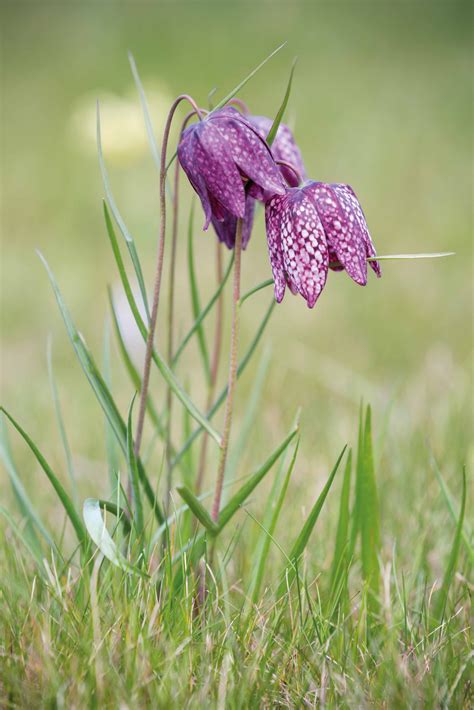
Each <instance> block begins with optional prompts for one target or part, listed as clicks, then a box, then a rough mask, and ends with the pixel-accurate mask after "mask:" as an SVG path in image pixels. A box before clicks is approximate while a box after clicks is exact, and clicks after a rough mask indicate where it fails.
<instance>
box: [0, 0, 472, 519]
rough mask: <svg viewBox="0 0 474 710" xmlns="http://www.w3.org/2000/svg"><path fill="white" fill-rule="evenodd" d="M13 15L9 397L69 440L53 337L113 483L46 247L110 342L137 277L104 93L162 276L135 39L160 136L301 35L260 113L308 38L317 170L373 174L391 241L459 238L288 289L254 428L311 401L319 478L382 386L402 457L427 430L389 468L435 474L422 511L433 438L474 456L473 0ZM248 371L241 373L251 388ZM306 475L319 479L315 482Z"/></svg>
mask: <svg viewBox="0 0 474 710" xmlns="http://www.w3.org/2000/svg"><path fill="white" fill-rule="evenodd" d="M2 15H3V20H2V25H3V57H4V67H3V82H2V93H3V97H2V98H3V137H2V173H3V181H2V192H3V209H4V215H3V229H2V232H3V235H2V242H3V244H2V312H1V318H2V400H3V402H4V403H5V404H6V405H7V406H8V407H9V408H10V409H11V410H12V411H13V412H14V413H15V414H16V416H17V417H19V418H21V420H22V421H23V422H24V424H25V426H26V427H27V428H28V429H29V430H30V431H31V433H32V434H34V435H35V436H36V437H38V438H39V440H41V441H42V442H43V445H44V447H45V448H46V449H48V450H49V451H50V452H51V451H52V452H54V451H55V450H56V449H57V450H58V451H57V452H58V456H59V455H60V449H59V444H58V441H57V436H56V432H55V428H54V426H53V423H52V416H53V410H52V405H51V403H50V397H49V385H48V382H47V368H46V355H45V352H46V341H47V338H48V334H51V336H52V339H53V356H54V362H55V368H56V375H57V378H58V381H59V383H60V389H61V392H62V395H63V398H64V409H65V418H66V421H67V423H68V425H69V428H70V432H71V433H70V436H71V439H72V446H73V451H74V455H75V456H76V457H77V458H78V460H79V461H80V462H81V465H80V466H79V468H80V470H81V475H83V476H84V477H85V478H86V479H87V478H88V477H89V479H90V481H92V482H93V485H94V486H96V485H97V477H98V476H99V475H100V470H101V468H102V464H101V461H102V460H103V456H104V450H103V437H102V436H101V435H99V434H101V429H100V428H101V426H102V418H101V413H100V411H99V410H98V407H97V406H96V404H95V402H94V400H93V397H92V395H91V394H90V392H89V391H88V387H87V383H85V381H84V380H83V378H82V376H81V373H80V370H79V367H78V366H77V364H76V362H75V361H74V356H73V354H72V350H71V348H70V345H69V343H68V340H67V337H66V335H65V333H64V330H63V326H62V322H61V321H60V317H59V315H58V312H57V309H56V305H55V303H54V301H53V297H52V294H51V291H50V287H49V284H48V282H47V278H46V274H45V272H44V269H43V267H42V266H41V264H40V261H39V259H38V258H37V256H36V254H35V249H36V248H39V249H40V250H41V251H42V252H43V253H44V255H45V256H46V258H47V259H48V260H49V262H50V264H51V266H52V268H53V269H54V271H55V273H56V276H57V278H58V280H59V283H60V285H61V287H62V289H63V292H64V296H65V298H66V300H67V302H68V304H69V306H70V308H71V310H72V312H73V315H74V317H75V320H76V322H77V324H78V327H79V329H80V330H81V332H82V333H83V334H84V336H85V337H86V338H87V341H88V343H89V344H90V345H91V347H92V348H93V350H94V352H95V353H96V355H97V357H98V359H99V360H100V357H101V355H100V353H101V348H102V337H103V327H104V322H105V320H106V317H107V315H106V314H107V295H106V284H107V283H111V284H112V285H114V283H115V282H116V281H117V280H118V279H117V274H116V272H115V267H114V264H113V259H112V255H111V252H110V247H109V244H108V240H107V237H106V233H105V228H104V224H103V215H102V206H101V198H102V196H103V188H102V185H101V178H100V173H99V168H98V162H97V157H96V144H95V101H96V99H99V100H100V102H101V106H102V133H103V143H104V153H105V158H106V161H107V164H108V168H109V172H110V178H111V183H112V187H113V190H114V194H115V198H116V200H117V202H118V205H119V208H120V210H121V212H122V214H123V216H124V219H125V220H126V222H127V225H128V227H129V229H130V231H131V232H132V233H133V235H134V236H135V239H136V241H137V243H138V247H139V250H140V253H141V255H142V261H143V263H144V266H145V269H146V274H145V275H146V278H147V280H148V282H149V283H150V284H151V278H152V271H153V265H154V260H155V250H156V233H157V222H158V196H157V195H158V193H157V174H156V170H155V166H154V164H153V161H152V159H151V156H150V152H149V150H148V146H147V138H146V131H145V127H144V124H143V120H142V114H141V109H140V102H139V97H138V95H137V92H136V89H135V85H134V83H133V79H132V75H131V72H130V67H129V64H128V59H127V51H128V50H130V51H131V52H132V53H133V54H134V56H135V59H136V62H137V65H138V69H139V71H140V74H141V78H142V81H143V84H144V87H145V90H146V92H147V96H148V100H149V103H150V109H151V113H152V116H153V119H154V121H155V129H156V133H157V136H158V137H159V138H161V131H162V127H163V122H164V116H165V114H166V112H167V110H168V106H169V104H170V102H171V101H172V99H173V98H174V97H175V96H176V95H178V94H179V93H180V92H188V93H190V94H192V95H193V96H195V97H197V99H198V100H199V101H200V102H201V104H206V103H207V95H208V92H209V91H210V90H211V89H212V88H213V87H217V92H218V93H217V95H218V96H222V95H224V93H226V92H227V91H228V90H229V89H230V88H232V87H233V86H234V85H235V84H236V83H238V81H239V80H240V79H241V78H242V77H243V76H245V75H246V74H247V73H248V71H249V70H250V69H251V68H252V67H254V66H255V65H256V64H257V63H258V62H259V61H260V60H261V59H262V58H263V57H264V56H266V55H267V54H268V53H269V52H270V51H271V50H272V49H273V48H274V47H275V46H277V45H278V44H279V43H281V42H282V41H284V40H287V41H288V46H287V48H286V49H285V50H283V51H282V52H280V53H279V54H278V55H277V56H276V57H275V58H274V59H273V60H272V61H271V62H270V63H269V64H268V65H267V66H266V67H265V68H264V69H263V70H262V71H261V72H260V73H259V74H258V75H257V76H256V77H255V79H254V80H253V81H252V82H250V83H249V84H248V85H247V86H246V87H245V89H244V91H243V92H242V98H244V99H245V100H246V101H247V103H248V104H249V106H250V107H251V110H252V111H253V112H254V113H263V114H267V115H270V116H272V115H274V114H275V112H276V110H277V108H278V106H279V105H280V102H281V99H282V95H283V92H284V89H285V86H286V82H287V76H288V72H289V67H290V64H291V61H292V59H293V56H294V55H297V56H298V58H299V61H298V67H297V71H296V76H295V80H294V85H293V91H292V96H291V101H290V106H289V109H288V112H287V116H286V120H287V121H288V122H289V123H290V125H291V126H292V127H293V128H294V131H295V135H296V137H297V140H298V142H299V144H300V146H301V149H302V151H303V154H304V159H305V162H306V166H307V170H308V173H309V175H310V176H311V177H313V178H315V179H321V180H327V181H344V182H348V183H350V184H351V185H352V186H353V187H354V189H355V190H356V192H357V194H358V195H359V197H360V200H361V202H362V204H363V207H364V210H365V212H366V215H367V219H368V223H369V227H370V229H371V233H372V236H373V238H374V241H375V244H376V247H377V249H378V251H379V253H384V254H386V253H398V252H423V251H438V250H439V251H444V250H452V251H455V252H456V256H455V257H451V258H449V259H445V260H433V261H423V262H422V261H411V262H387V263H385V264H384V265H383V278H382V279H381V280H380V281H378V280H376V279H375V278H369V284H368V286H367V287H366V288H365V289H362V288H360V287H358V286H356V285H355V284H354V283H353V282H351V280H350V279H349V278H347V276H346V275H345V274H334V273H331V274H330V278H329V281H328V284H327V287H326V290H325V292H324V294H323V296H322V297H321V299H320V301H319V302H318V304H317V306H316V308H315V309H314V311H309V310H308V309H307V308H306V307H305V304H304V302H303V301H302V300H301V299H298V298H293V297H292V296H291V295H290V294H287V296H286V298H285V300H284V302H283V304H282V305H281V306H279V307H278V308H277V310H276V313H275V315H274V319H273V322H272V324H271V325H270V327H269V329H268V335H267V337H266V338H265V341H266V342H265V347H267V346H271V347H272V364H271V369H270V372H269V376H268V378H267V384H266V389H265V396H264V400H263V402H264V404H262V406H261V412H260V416H259V418H258V437H255V441H254V442H253V444H252V446H253V447H258V446H260V445H262V444H263V443H267V442H268V443H270V442H272V441H274V440H276V438H277V436H278V435H279V434H280V433H281V432H282V431H283V430H284V428H285V427H286V426H287V424H288V422H289V421H290V420H291V419H292V417H293V416H294V412H295V408H296V406H297V405H301V406H302V407H303V413H304V414H303V431H304V439H303V441H304V444H303V448H302V452H303V456H304V458H305V459H306V460H307V467H306V468H307V473H306V476H310V478H311V480H312V478H313V474H310V472H312V471H313V470H314V471H316V472H317V471H318V470H320V468H321V466H322V465H324V464H325V463H326V461H327V459H328V457H329V458H333V457H334V453H335V450H336V449H338V447H339V446H340V444H341V442H345V441H351V440H352V439H353V437H354V435H355V422H356V418H357V417H356V415H357V409H358V406H359V402H360V400H361V398H363V399H364V400H366V401H367V400H369V401H371V402H372V404H373V406H374V409H375V415H376V418H377V420H379V421H384V422H385V424H384V426H385V427H386V429H387V437H386V446H387V447H388V449H389V451H390V456H389V459H393V457H395V458H396V459H402V458H403V455H404V454H403V452H404V449H406V447H407V443H408V440H416V442H417V443H416V449H417V451H418V456H419V459H418V461H417V462H416V463H415V462H414V463H413V465H411V466H410V467H409V470H406V471H405V475H406V478H405V479H403V480H400V479H398V480H392V479H391V477H390V471H391V468H390V466H388V467H387V470H385V471H384V473H383V475H384V479H383V480H384V486H386V487H387V490H390V491H392V490H393V488H394V487H397V486H409V487H410V488H412V489H413V492H416V491H420V492H424V494H423V496H421V497H418V496H416V495H413V497H409V498H408V501H409V502H410V501H411V505H413V507H414V511H413V512H415V509H416V510H417V511H419V510H422V509H424V506H425V502H426V501H425V500H424V498H425V495H426V491H427V490H429V486H428V483H429V480H430V478H431V472H430V470H429V467H427V466H426V467H425V466H421V467H420V461H422V460H424V459H425V451H426V450H425V444H426V442H427V441H428V442H429V443H430V445H431V446H432V447H433V449H434V451H435V453H436V454H437V456H439V457H440V460H441V461H444V460H445V459H446V463H447V469H448V470H447V473H448V474H450V473H453V472H454V471H457V472H458V471H459V466H460V463H461V461H464V460H465V458H466V454H467V442H468V433H469V416H470V407H469V404H470V380H469V367H468V364H469V360H470V356H471V346H472V340H471V335H472V331H471V310H470V309H471V295H472V271H471V267H472V262H471V239H472V223H471V206H470V200H471V187H472V172H471V171H472V150H471V148H472V146H471V137H470V131H471V128H472V122H471V119H472V115H471V103H470V92H469V90H468V87H469V82H470V71H471V69H472V65H471V62H470V58H471V55H470V23H469V17H470V12H469V9H468V6H467V5H461V4H457V3H433V4H427V3H416V2H414V3H385V2H384V3H375V2H370V3H343V4H342V3H339V2H336V3H310V2H307V3H300V2H290V3H283V2H280V3H270V2H269V3H265V2H264V3H241V2H237V3H228V4H227V3H197V2H195V3H194V2H188V3H159V4H158V5H157V6H155V7H152V5H151V4H147V3H145V4H140V5H135V4H134V3H128V4H120V5H112V4H110V5H109V4H107V3H95V4H94V3H92V4H88V5H84V6H80V5H79V4H69V5H58V4H55V3H43V4H41V5H34V4H26V3H25V4H24V3H21V2H20V3H6V4H5V5H4V6H3V10H2ZM183 192H184V193H185V194H186V199H185V203H184V208H183V210H182V217H181V226H182V230H181V233H180V244H179V251H180V253H179V271H178V291H179V296H178V298H179V321H180V326H179V327H180V329H181V331H183V330H184V328H185V327H186V325H188V324H189V323H191V322H192V316H191V310H190V305H189V304H190V300H189V291H188V287H187V285H186V283H187V276H186V267H185V239H186V236H185V231H186V223H187V218H188V217H187V215H188V204H189V199H190V190H189V189H188V188H187V186H186V187H185V189H184V190H183ZM200 228H201V215H200V214H199V215H198V216H197V217H196V219H195V243H196V257H197V260H198V265H199V274H200V277H201V286H202V289H203V296H202V298H203V301H204V300H205V295H206V293H210V286H209V284H210V283H212V278H213V259H214V257H213V254H214V236H213V234H212V233H211V231H209V233H207V234H204V233H203V234H201V233H200ZM270 275H271V274H270V268H269V262H268V257H267V251H266V243H265V236H264V228H263V214H262V213H261V212H260V214H259V217H258V220H257V228H256V230H255V233H254V235H253V237H252V240H251V243H250V245H249V248H248V251H247V253H246V254H245V258H244V263H243V280H244V288H245V287H250V286H252V285H254V284H256V283H258V282H259V281H262V280H263V279H265V278H268V277H269V276H270ZM369 276H370V277H372V276H373V275H372V274H370V275H369ZM269 298H270V292H269V291H267V292H263V293H262V294H261V295H260V296H259V297H258V299H257V300H256V301H254V303H256V304H258V305H255V306H253V307H249V308H248V309H246V310H245V311H244V314H243V340H242V343H243V345H242V347H244V346H245V341H246V339H248V338H249V337H250V335H251V332H252V327H255V323H256V318H257V317H259V316H260V313H258V312H257V311H258V310H259V309H264V308H265V307H266V303H267V301H268V300H269ZM197 367H198V365H197V359H196V358H194V359H191V360H188V361H187V365H186V366H185V367H184V369H183V370H182V371H181V376H182V378H183V380H184V381H187V382H188V383H189V382H192V381H193V380H194V379H198V375H197V373H196V368H197ZM224 369H225V368H222V371H221V372H222V375H223V376H224ZM114 377H115V387H116V390H117V389H118V390H119V391H121V389H123V392H122V394H123V397H122V401H123V402H124V403H126V402H127V401H128V398H129V396H130V386H129V385H128V383H127V380H126V379H125V376H123V373H122V370H121V368H120V365H117V367H116V372H114ZM250 379H251V378H250V376H248V377H246V378H245V379H244V380H243V381H242V385H241V386H240V395H239V397H238V399H239V400H240V404H242V402H244V401H245V400H246V395H247V394H248V382H250ZM155 386H156V388H159V387H160V386H161V385H160V383H158V382H157V383H156V384H155ZM246 387H247V392H246ZM156 391H159V390H156ZM379 433H381V432H379ZM448 451H449V458H447V452H448ZM19 456H20V457H21V452H20V453H19ZM28 471H29V473H28V476H27V477H31V485H32V486H35V485H38V479H37V477H36V476H37V474H36V473H35V472H34V471H33V470H31V471H30V470H29V469H28ZM315 475H316V474H315ZM316 478H317V475H316ZM90 481H89V483H88V484H87V486H89V488H90ZM300 485H304V486H305V487H306V486H307V485H310V486H312V485H313V484H312V483H310V482H309V481H308V480H306V481H303V480H300ZM87 486H86V487H87ZM42 488H43V487H42ZM386 505H387V506H389V505H390V504H389V499H387V501H386Z"/></svg>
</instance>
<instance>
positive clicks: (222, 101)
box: [212, 42, 286, 112]
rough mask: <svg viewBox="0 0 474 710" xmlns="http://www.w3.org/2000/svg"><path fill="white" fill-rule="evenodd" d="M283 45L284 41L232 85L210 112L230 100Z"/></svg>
mask: <svg viewBox="0 0 474 710" xmlns="http://www.w3.org/2000/svg"><path fill="white" fill-rule="evenodd" d="M285 45H286V42H283V44H280V46H279V47H277V48H276V49H274V50H273V52H272V53H271V54H269V55H268V57H267V58H266V59H264V60H263V62H260V64H259V65H258V66H257V67H255V69H253V70H252V71H251V72H250V74H248V75H247V76H246V77H245V79H243V80H242V81H241V82H240V83H239V84H237V86H236V87H234V88H233V89H232V91H231V92H230V93H228V94H227V96H225V97H224V98H223V99H222V100H221V101H219V103H218V104H217V105H216V106H215V107H214V108H213V109H212V112H214V111H217V110H218V109H220V108H222V107H223V106H225V105H226V103H227V102H228V101H230V100H231V99H233V98H234V96H235V95H236V94H238V93H239V91H240V90H241V89H243V87H244V86H245V84H247V82H249V81H250V79H252V78H253V77H254V76H255V74H256V73H257V72H258V71H260V69H262V67H264V66H265V64H266V63H267V62H269V61H270V59H272V58H273V57H274V56H275V54H277V53H278V52H279V51H280V50H281V49H283V47H284V46H285Z"/></svg>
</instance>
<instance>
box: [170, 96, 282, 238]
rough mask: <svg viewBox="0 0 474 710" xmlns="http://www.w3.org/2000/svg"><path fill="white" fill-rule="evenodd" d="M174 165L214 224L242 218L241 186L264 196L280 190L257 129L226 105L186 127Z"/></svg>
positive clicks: (276, 170)
mask: <svg viewBox="0 0 474 710" xmlns="http://www.w3.org/2000/svg"><path fill="white" fill-rule="evenodd" d="M178 158H179V162H180V164H181V166H182V168H183V170H184V171H185V173H186V175H187V176H188V178H189V181H190V182H191V185H192V186H193V188H194V189H195V190H196V192H197V193H198V195H199V197H200V199H201V203H202V206H203V209H204V213H205V215H206V221H205V224H204V229H207V228H208V226H209V222H210V221H211V219H212V218H214V219H215V220H217V221H219V222H223V221H225V220H226V219H228V213H230V215H233V216H234V217H244V216H245V211H246V195H245V188H244V181H245V180H251V181H252V182H254V183H255V184H256V185H257V186H258V187H259V188H261V189H262V190H263V191H266V192H268V193H271V194H280V195H281V194H283V193H284V191H285V188H284V184H283V181H282V178H281V173H280V170H279V168H278V166H277V165H276V164H275V161H274V159H273V156H272V153H271V151H270V148H269V147H268V145H267V144H266V143H265V140H263V139H262V138H261V136H260V135H259V133H258V131H257V130H256V128H255V127H254V126H253V125H252V124H251V123H250V122H249V121H248V120H247V119H246V118H245V117H244V116H242V114H241V113H239V111H237V110H236V109H235V108H232V107H231V106H226V107H224V108H222V109H219V110H217V111H214V112H212V113H210V114H209V115H208V116H206V118H204V119H203V120H202V121H199V122H198V123H195V124H193V125H191V126H189V128H187V129H186V130H185V131H184V132H183V134H182V137H181V140H180V142H179V145H178Z"/></svg>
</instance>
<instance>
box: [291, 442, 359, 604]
mask: <svg viewBox="0 0 474 710" xmlns="http://www.w3.org/2000/svg"><path fill="white" fill-rule="evenodd" d="M346 448H347V447H346V446H344V448H343V449H342V451H341V453H340V454H339V457H338V459H337V461H336V463H335V465H334V468H333V469H332V471H331V473H330V475H329V478H328V480H327V482H326V485H325V486H324V488H323V490H322V492H321V494H320V495H319V497H318V499H317V501H316V503H315V504H314V506H313V507H312V509H311V511H310V513H309V515H308V517H307V519H306V521H305V523H304V525H303V527H302V528H301V531H300V533H299V535H298V537H297V538H296V540H295V542H294V543H293V546H292V548H291V552H290V553H289V555H288V557H289V559H290V560H291V566H286V567H285V569H284V571H283V574H282V580H281V582H280V586H279V588H278V597H281V596H282V595H283V594H284V593H285V590H286V586H287V585H288V586H290V585H291V583H292V581H293V579H294V578H295V574H296V569H297V564H298V561H299V559H300V557H301V555H302V554H303V552H304V550H305V548H306V545H307V544H308V541H309V538H310V536H311V533H312V532H313V528H314V526H315V525H316V522H317V520H318V518H319V515H320V513H321V510H322V508H323V505H324V503H325V502H326V498H327V495H328V493H329V491H330V489H331V486H332V483H333V481H334V477H335V475H336V473H337V470H338V468H339V464H340V463H341V460H342V457H343V456H344V452H345V450H346Z"/></svg>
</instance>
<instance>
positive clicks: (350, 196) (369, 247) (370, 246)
mask: <svg viewBox="0 0 474 710" xmlns="http://www.w3.org/2000/svg"><path fill="white" fill-rule="evenodd" d="M333 187H334V189H335V190H336V192H340V193H341V194H342V193H344V194H345V195H347V200H348V201H349V202H350V203H351V205H352V209H353V211H354V214H355V215H356V218H357V220H358V222H359V226H360V228H361V230H362V235H363V237H364V242H365V253H366V255H367V256H368V257H369V256H377V252H376V251H375V246H374V243H373V241H372V239H371V237H370V233H369V228H368V227H367V222H366V219H365V215H364V212H363V210H362V207H361V205H360V202H359V200H358V199H357V195H356V194H355V192H354V190H353V189H352V187H351V186H350V185H343V184H335V185H333ZM369 265H370V267H371V268H372V270H373V271H374V272H375V273H376V275H377V276H378V278H380V277H381V276H382V269H381V268H380V264H379V262H378V261H369Z"/></svg>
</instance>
